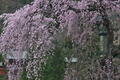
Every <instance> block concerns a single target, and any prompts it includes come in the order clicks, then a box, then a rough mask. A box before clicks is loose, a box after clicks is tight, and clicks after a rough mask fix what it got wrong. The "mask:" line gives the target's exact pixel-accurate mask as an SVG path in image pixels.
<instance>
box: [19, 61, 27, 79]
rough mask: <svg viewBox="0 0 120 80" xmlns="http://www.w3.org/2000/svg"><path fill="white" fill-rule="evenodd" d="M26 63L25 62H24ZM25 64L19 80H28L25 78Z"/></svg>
mask: <svg viewBox="0 0 120 80" xmlns="http://www.w3.org/2000/svg"><path fill="white" fill-rule="evenodd" d="M26 63H27V62H26ZM26 63H25V65H24V66H23V72H22V75H21V79H20V80H28V78H27V71H26Z"/></svg>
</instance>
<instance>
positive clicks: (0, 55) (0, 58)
mask: <svg viewBox="0 0 120 80" xmlns="http://www.w3.org/2000/svg"><path fill="white" fill-rule="evenodd" d="M1 61H4V59H3V57H2V54H0V62H1Z"/></svg>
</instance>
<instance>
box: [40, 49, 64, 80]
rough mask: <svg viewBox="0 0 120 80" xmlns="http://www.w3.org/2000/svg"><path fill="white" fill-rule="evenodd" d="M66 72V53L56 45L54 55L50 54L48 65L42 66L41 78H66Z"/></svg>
mask: <svg viewBox="0 0 120 80" xmlns="http://www.w3.org/2000/svg"><path fill="white" fill-rule="evenodd" d="M64 72H65V61H64V53H62V50H61V49H60V48H58V47H56V48H55V50H54V55H52V56H51V55H49V56H48V60H47V62H46V65H43V67H42V77H41V80H64V76H63V75H64Z"/></svg>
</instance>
